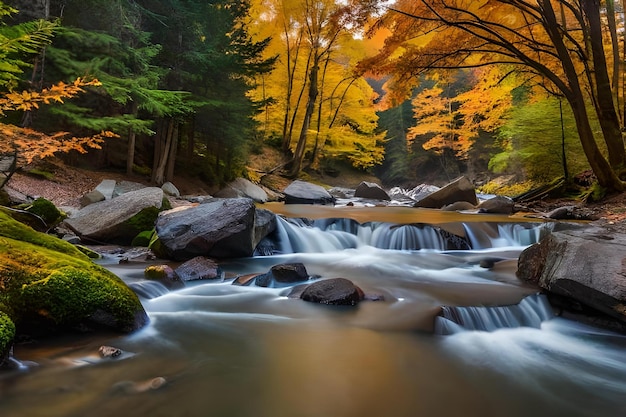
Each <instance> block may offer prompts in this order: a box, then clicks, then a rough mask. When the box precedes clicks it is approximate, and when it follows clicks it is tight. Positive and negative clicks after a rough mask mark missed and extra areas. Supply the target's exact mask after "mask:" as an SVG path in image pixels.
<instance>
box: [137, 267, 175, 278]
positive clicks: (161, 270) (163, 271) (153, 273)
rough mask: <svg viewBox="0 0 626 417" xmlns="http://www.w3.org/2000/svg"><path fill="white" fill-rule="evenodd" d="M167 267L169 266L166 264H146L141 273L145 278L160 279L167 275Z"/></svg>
mask: <svg viewBox="0 0 626 417" xmlns="http://www.w3.org/2000/svg"><path fill="white" fill-rule="evenodd" d="M168 268H169V269H170V270H171V268H170V267H169V266H167V265H150V266H147V267H146V269H144V271H143V275H144V277H145V278H146V279H151V280H156V281H158V280H162V279H166V278H167V277H168Z"/></svg>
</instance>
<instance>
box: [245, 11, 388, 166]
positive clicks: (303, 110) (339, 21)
mask: <svg viewBox="0 0 626 417" xmlns="http://www.w3.org/2000/svg"><path fill="white" fill-rule="evenodd" d="M347 3H349V4H346V2H336V1H334V0H324V1H317V2H313V1H308V0H304V1H303V0H267V1H261V2H260V3H258V4H257V8H256V10H257V14H256V21H257V24H258V25H257V28H258V29H257V30H258V31H259V32H261V33H262V34H263V36H266V35H270V34H271V35H272V43H271V44H270V47H269V48H268V51H271V52H275V53H276V52H277V53H279V54H280V58H279V60H278V62H277V67H276V69H275V70H274V71H273V72H272V73H271V74H269V75H268V76H267V77H266V78H264V79H262V80H257V84H258V86H259V87H258V88H257V96H261V95H262V96H264V97H271V98H272V99H273V100H274V101H273V102H272V104H271V105H269V106H267V107H266V108H265V109H264V110H265V112H264V114H262V116H261V117H262V118H263V121H264V128H265V129H264V131H265V132H266V135H268V136H270V138H271V137H278V140H279V141H280V143H281V147H282V149H283V151H284V153H285V155H286V156H287V157H288V158H290V159H291V167H290V171H291V172H290V174H291V175H293V176H296V175H297V174H298V173H299V172H300V170H301V169H302V167H303V164H304V160H305V155H306V154H307V153H308V155H310V156H309V161H308V163H309V164H310V165H311V167H312V168H317V167H318V166H319V163H320V160H321V159H322V157H323V156H326V157H337V158H343V159H347V160H349V161H351V163H352V164H353V165H354V166H359V167H369V166H372V165H374V164H376V163H378V162H380V161H381V160H382V137H379V136H378V135H377V134H375V132H374V130H375V128H376V119H377V117H376V115H375V112H374V108H373V104H372V103H373V98H374V93H373V90H372V89H371V87H370V86H369V85H368V84H367V83H366V81H365V80H364V79H363V78H362V77H360V76H359V75H358V74H355V73H354V71H353V67H354V65H355V63H356V62H355V61H357V60H358V59H360V58H361V57H362V56H363V52H362V51H361V50H360V49H362V48H361V47H360V46H359V44H358V41H357V40H355V38H354V34H355V33H357V32H358V31H359V30H360V28H362V26H363V24H364V22H365V17H366V15H367V11H369V10H371V8H372V7H373V4H374V3H375V2H367V1H361V2H356V1H354V2H347ZM267 132H269V133H267Z"/></svg>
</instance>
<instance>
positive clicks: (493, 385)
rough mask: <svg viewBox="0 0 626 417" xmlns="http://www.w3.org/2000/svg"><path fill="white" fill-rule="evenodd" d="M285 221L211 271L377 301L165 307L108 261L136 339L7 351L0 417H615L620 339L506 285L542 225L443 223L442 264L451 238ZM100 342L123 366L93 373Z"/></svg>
mask: <svg viewBox="0 0 626 417" xmlns="http://www.w3.org/2000/svg"><path fill="white" fill-rule="evenodd" d="M294 209H296V210H308V208H301V207H300V208H299V207H296V208H294ZM296 223H298V222H293V221H291V222H290V221H284V220H281V221H280V222H279V224H280V227H279V233H278V235H277V238H276V239H275V240H274V242H270V243H268V244H271V245H273V249H274V251H275V254H274V255H271V256H256V257H254V258H249V259H238V260H232V261H229V262H223V263H222V264H221V266H222V267H223V268H224V269H225V270H226V271H227V272H229V273H231V274H248V273H251V272H259V273H262V272H266V271H267V270H268V269H269V268H270V267H271V266H272V265H275V264H278V263H285V262H302V263H303V264H304V265H305V266H306V269H307V271H308V272H309V274H310V275H312V276H315V277H316V279H324V278H332V277H343V278H348V279H350V280H352V281H354V282H355V283H356V284H357V285H358V286H359V287H361V288H362V289H363V290H364V292H365V293H366V295H372V296H382V297H383V299H384V300H382V301H363V302H361V303H360V304H359V305H358V306H356V307H334V306H326V305H317V304H311V303H307V302H304V301H301V300H299V299H293V298H289V297H287V296H286V294H287V292H288V291H289V288H284V287H283V288H261V287H255V286H235V285H231V282H229V281H226V282H219V283H211V282H207V283H196V284H193V285H189V286H188V287H186V288H185V289H182V290H178V291H175V292H168V291H167V290H165V289H164V288H163V287H161V286H159V285H158V284H154V283H149V282H146V281H145V280H143V268H144V267H145V265H144V264H133V263H131V264H124V265H122V264H116V263H109V264H107V265H106V266H107V267H108V268H109V269H111V270H112V271H113V272H115V273H116V274H118V275H119V276H121V277H122V278H123V279H124V280H125V281H126V282H128V283H129V284H131V286H133V288H135V289H136V290H137V291H138V293H139V294H142V296H143V303H144V306H145V308H146V311H147V312H148V314H149V316H150V320H151V322H150V324H149V326H147V327H146V328H145V329H143V330H141V331H139V332H137V333H135V334H132V335H129V336H123V337H117V336H111V337H105V338H98V339H89V338H78V339H77V338H71V339H67V338H66V339H62V340H59V341H55V342H50V343H48V344H45V345H43V346H42V345H36V346H32V347H30V346H29V345H18V347H17V348H16V352H15V355H16V357H17V358H18V359H20V360H22V361H23V362H25V363H26V364H28V363H29V361H31V362H33V363H36V364H37V365H34V364H33V365H32V366H30V367H29V368H28V369H27V370H22V371H14V372H10V373H4V374H1V375H0V415H1V416H2V417H37V416H46V417H56V416H59V417H60V416H63V417H83V416H90V417H99V416H102V417H105V416H107V417H108V416H116V415H117V416H137V417H143V416H146V417H147V416H168V417H170V416H181V417H182V416H192V417H194V416H211V417H222V416H224V417H237V416H241V417H244V416H245V417H247V416H255V417H258V416H260V417H296V416H297V417H309V416H310V417H383V416H384V417H405V416H406V417H432V416H446V417H447V416H463V417H489V416H493V417H500V416H507V417H509V416H511V417H517V416H519V417H528V416H532V417H544V416H545V417H560V416H563V417H566V416H567V417H582V416H586V417H595V416H621V415H626V400H625V398H626V361H624V352H625V349H626V337H624V336H622V335H618V334H614V333H611V332H608V331H604V330H599V329H596V328H592V327H587V326H584V325H581V324H577V323H574V322H571V321H568V320H565V319H562V318H559V317H555V316H554V312H553V311H552V309H551V307H550V306H549V305H548V304H547V301H546V298H545V297H544V296H541V295H537V290H536V288H533V287H531V286H529V285H526V284H524V283H522V282H520V281H519V280H518V279H517V278H516V276H515V270H516V268H517V257H518V255H519V253H520V252H521V250H523V249H524V248H525V247H526V246H527V245H529V244H530V243H532V242H534V241H536V240H537V239H538V238H539V236H540V233H541V231H542V228H543V227H545V226H543V225H541V224H531V223H465V224H464V225H462V226H459V224H453V223H447V222H438V224H439V225H440V226H441V227H443V229H450V230H452V229H454V230H455V231H459V230H462V231H463V233H464V235H465V237H466V241H467V242H470V245H471V249H465V250H460V249H454V250H451V249H445V246H444V245H445V244H446V239H445V236H448V235H446V234H445V233H444V234H443V235H442V234H441V233H440V232H437V231H435V230H433V229H432V228H430V227H425V226H423V225H422V224H414V223H412V222H402V224H405V226H396V225H395V224H394V223H393V222H391V221H389V219H385V220H384V222H383V221H380V222H378V223H371V224H369V223H367V222H363V223H362V224H358V223H356V222H353V221H347V220H341V221H329V220H318V221H316V223H314V225H313V226H302V224H301V225H298V224H296ZM408 224H412V226H407V225H408ZM442 236H444V237H442ZM481 261H482V262H485V261H487V263H488V266H492V267H490V268H484V267H483V266H484V265H483V266H481ZM101 344H107V345H111V346H115V347H118V348H120V349H122V350H123V351H124V352H125V354H124V355H122V356H121V357H120V358H119V359H108V360H103V359H99V357H98V356H97V350H98V347H99V346H100V345H101Z"/></svg>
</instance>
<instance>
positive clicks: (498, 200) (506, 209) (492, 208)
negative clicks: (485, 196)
mask: <svg viewBox="0 0 626 417" xmlns="http://www.w3.org/2000/svg"><path fill="white" fill-rule="evenodd" d="M514 206H515V202H514V201H513V200H511V199H510V198H508V197H504V196H501V195H498V196H495V197H493V198H490V199H489V200H485V201H483V202H481V203H480V204H479V205H478V210H480V212H481V213H493V214H511V213H513V208H514Z"/></svg>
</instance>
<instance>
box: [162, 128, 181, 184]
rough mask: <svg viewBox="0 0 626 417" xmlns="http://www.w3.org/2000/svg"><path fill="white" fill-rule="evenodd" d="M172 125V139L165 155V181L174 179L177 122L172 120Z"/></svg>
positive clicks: (177, 133)
mask: <svg viewBox="0 0 626 417" xmlns="http://www.w3.org/2000/svg"><path fill="white" fill-rule="evenodd" d="M172 123H173V124H174V127H173V128H172V140H171V142H170V149H169V152H168V157H167V171H166V174H165V181H172V180H173V179H174V168H175V166H176V153H177V151H178V135H179V123H178V121H176V120H173V121H172Z"/></svg>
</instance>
